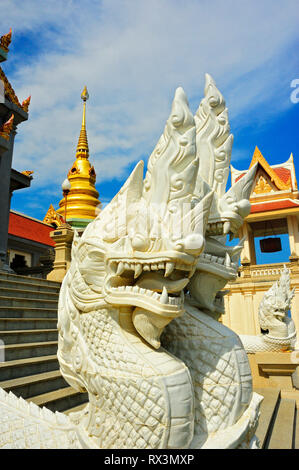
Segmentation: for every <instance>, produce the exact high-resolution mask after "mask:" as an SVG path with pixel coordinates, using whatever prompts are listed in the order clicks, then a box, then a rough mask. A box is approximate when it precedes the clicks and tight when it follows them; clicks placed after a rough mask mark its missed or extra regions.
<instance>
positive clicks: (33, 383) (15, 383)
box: [0, 370, 68, 398]
mask: <svg viewBox="0 0 299 470" xmlns="http://www.w3.org/2000/svg"><path fill="white" fill-rule="evenodd" d="M0 387H1V388H3V389H4V390H6V391H7V392H9V391H12V392H13V393H14V394H15V395H16V396H18V397H22V398H30V397H34V396H36V395H40V394H44V393H48V392H52V391H54V390H57V389H62V388H64V387H68V384H67V382H66V381H65V380H64V378H63V377H62V375H61V372H60V371H59V370H54V371H51V372H43V373H41V374H35V375H29V376H26V377H18V378H15V379H10V380H4V381H2V382H0Z"/></svg>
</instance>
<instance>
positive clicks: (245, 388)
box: [162, 307, 252, 444]
mask: <svg viewBox="0 0 299 470" xmlns="http://www.w3.org/2000/svg"><path fill="white" fill-rule="evenodd" d="M197 314H198V318H195V317H194V316H193V315H190V314H189V313H188V307H187V310H186V312H185V314H184V315H183V316H182V317H180V318H178V319H175V320H173V322H171V323H170V324H169V325H168V326H167V328H166V330H165V332H164V334H163V338H162V344H163V346H164V347H165V348H166V349H167V350H168V351H169V352H171V353H172V354H174V355H175V356H176V357H179V358H180V359H181V360H183V361H184V362H185V364H186V365H187V367H188V368H189V370H190V373H191V377H192V381H193V387H194V394H195V429H194V437H195V439H196V438H197V439H199V440H200V444H204V442H205V440H206V439H207V438H208V435H209V434H211V433H215V432H217V431H219V430H222V429H225V428H228V427H229V426H230V425H231V424H232V423H233V422H234V420H237V419H238V417H239V416H240V415H241V413H242V411H244V410H243V406H242V404H244V405H247V403H248V402H249V401H250V395H251V393H252V379H251V373H250V367H249V364H248V360H247V357H246V354H245V352H244V350H243V348H242V346H241V344H240V341H239V339H238V337H237V335H235V334H234V333H233V332H232V331H231V330H229V329H228V328H226V327H224V326H223V325H221V324H220V323H218V324H216V327H215V321H214V320H213V319H212V318H209V317H208V316H207V315H206V314H203V313H201V312H199V311H197ZM212 322H213V323H214V327H213V325H212ZM242 353H244V354H242ZM243 356H244V357H243ZM237 403H238V404H239V403H241V406H240V407H239V409H238V406H237V407H236V404H237ZM197 442H198V441H197Z"/></svg>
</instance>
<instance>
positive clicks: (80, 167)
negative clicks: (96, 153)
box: [57, 86, 101, 229]
mask: <svg viewBox="0 0 299 470" xmlns="http://www.w3.org/2000/svg"><path fill="white" fill-rule="evenodd" d="M81 98H82V100H83V117H82V126H81V131H80V135H79V140H78V145H77V150H76V160H75V161H74V163H73V165H72V167H71V169H70V171H69V172H68V180H69V182H70V186H71V187H70V191H69V193H68V195H67V197H64V198H63V199H61V201H60V203H59V209H58V211H57V212H58V213H59V214H61V215H62V216H63V217H65V214H66V220H67V223H68V224H70V225H71V226H72V227H73V228H77V229H80V228H85V227H86V226H87V225H88V224H89V222H91V221H92V220H93V219H95V217H96V216H97V214H98V212H99V210H100V207H101V203H100V201H99V200H98V197H99V193H98V191H97V190H96V188H95V182H96V173H95V170H94V167H93V166H91V164H90V162H89V148H88V141H87V133H86V101H87V100H88V98H89V95H88V92H87V88H86V86H85V87H84V90H83V92H82V94H81ZM65 205H66V211H65Z"/></svg>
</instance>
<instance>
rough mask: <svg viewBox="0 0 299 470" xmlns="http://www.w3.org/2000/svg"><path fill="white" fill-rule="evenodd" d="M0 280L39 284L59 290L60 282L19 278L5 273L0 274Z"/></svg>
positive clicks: (26, 277) (16, 275)
mask: <svg viewBox="0 0 299 470" xmlns="http://www.w3.org/2000/svg"><path fill="white" fill-rule="evenodd" d="M1 280H4V281H14V282H23V283H25V284H35V285H37V284H39V285H44V286H51V287H56V288H58V289H60V286H61V284H60V282H55V281H48V280H46V279H41V278H38V277H30V276H20V275H19V274H10V273H5V272H0V282H1Z"/></svg>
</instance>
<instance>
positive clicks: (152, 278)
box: [104, 255, 195, 318]
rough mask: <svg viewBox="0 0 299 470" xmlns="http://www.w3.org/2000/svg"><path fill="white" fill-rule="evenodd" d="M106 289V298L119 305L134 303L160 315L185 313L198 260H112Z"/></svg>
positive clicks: (187, 256)
mask: <svg viewBox="0 0 299 470" xmlns="http://www.w3.org/2000/svg"><path fill="white" fill-rule="evenodd" d="M108 267H109V274H108V277H107V279H106V282H105V286H104V290H105V294H106V301H107V302H109V303H111V304H117V305H134V306H136V307H141V308H143V309H146V310H150V311H152V312H154V313H157V314H163V315H168V316H170V317H173V318H174V317H177V316H178V315H181V314H182V313H183V304H184V291H183V289H184V288H185V286H186V285H187V284H188V282H189V280H190V277H191V276H192V274H193V273H194V269H195V259H194V258H193V257H191V256H189V255H186V256H185V255H181V256H180V258H179V259H176V261H173V258H172V259H171V258H170V257H165V258H161V257H159V258H152V259H149V260H147V261H146V262H144V260H143V261H142V260H140V262H139V260H136V259H134V262H132V260H130V259H118V260H115V259H110V260H109V261H108Z"/></svg>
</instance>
